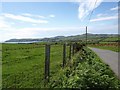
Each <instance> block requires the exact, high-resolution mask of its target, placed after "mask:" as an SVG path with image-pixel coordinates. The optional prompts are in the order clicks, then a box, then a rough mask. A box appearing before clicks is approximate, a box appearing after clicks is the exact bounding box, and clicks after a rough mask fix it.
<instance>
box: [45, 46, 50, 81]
mask: <svg viewBox="0 0 120 90" xmlns="http://www.w3.org/2000/svg"><path fill="white" fill-rule="evenodd" d="M49 73H50V45H46V46H45V82H49Z"/></svg>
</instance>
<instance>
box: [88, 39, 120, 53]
mask: <svg viewBox="0 0 120 90" xmlns="http://www.w3.org/2000/svg"><path fill="white" fill-rule="evenodd" d="M119 39H120V38H118V37H108V38H105V39H103V40H101V41H100V42H99V43H97V44H91V45H89V46H90V47H95V48H100V49H106V50H112V51H115V52H119V48H118V47H119Z"/></svg>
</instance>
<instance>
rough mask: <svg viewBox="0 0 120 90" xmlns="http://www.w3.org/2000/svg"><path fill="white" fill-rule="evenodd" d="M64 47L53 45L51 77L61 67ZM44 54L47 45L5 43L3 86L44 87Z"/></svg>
mask: <svg viewBox="0 0 120 90" xmlns="http://www.w3.org/2000/svg"><path fill="white" fill-rule="evenodd" d="M62 48H63V47H62V45H52V46H51V57H50V59H51V61H50V75H51V77H52V76H54V74H56V73H57V71H58V70H59V69H60V68H61V65H62ZM68 49H69V48H68V47H67V55H68ZM44 56H45V47H44V45H41V44H38V45H34V44H3V60H2V64H3V65H2V80H3V82H2V86H3V88H6V87H7V88H15V87H16V88H34V87H35V88H40V87H44V63H45V61H44V60H45V57H44Z"/></svg>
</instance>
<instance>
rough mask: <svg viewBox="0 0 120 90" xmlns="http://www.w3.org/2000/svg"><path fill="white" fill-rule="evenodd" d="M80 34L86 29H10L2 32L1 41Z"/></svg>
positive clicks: (0, 32)
mask: <svg viewBox="0 0 120 90" xmlns="http://www.w3.org/2000/svg"><path fill="white" fill-rule="evenodd" d="M80 30H81V31H80ZM71 32H72V33H71ZM80 32H85V27H50V28H49V27H48V28H40V27H26V28H16V27H9V28H6V29H2V30H1V31H0V34H2V36H1V38H0V41H5V40H8V39H12V38H43V37H53V36H56V35H74V34H78V33H80Z"/></svg>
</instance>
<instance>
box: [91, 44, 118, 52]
mask: <svg viewBox="0 0 120 90" xmlns="http://www.w3.org/2000/svg"><path fill="white" fill-rule="evenodd" d="M90 47H94V48H99V49H105V50H111V51H115V52H119V48H118V46H108V45H102V46H101V45H99V44H98V45H90Z"/></svg>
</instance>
